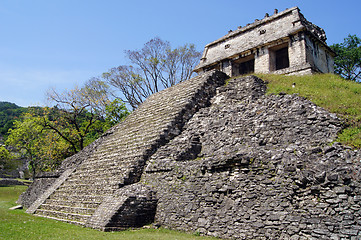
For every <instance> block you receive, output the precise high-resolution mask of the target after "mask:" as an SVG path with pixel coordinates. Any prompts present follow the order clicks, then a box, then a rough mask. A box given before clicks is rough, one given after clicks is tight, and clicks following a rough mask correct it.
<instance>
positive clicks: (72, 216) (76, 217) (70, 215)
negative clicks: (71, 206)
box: [35, 209, 91, 223]
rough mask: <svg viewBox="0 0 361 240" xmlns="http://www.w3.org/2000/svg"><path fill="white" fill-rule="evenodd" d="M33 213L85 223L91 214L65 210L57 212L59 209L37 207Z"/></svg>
mask: <svg viewBox="0 0 361 240" xmlns="http://www.w3.org/2000/svg"><path fill="white" fill-rule="evenodd" d="M35 215H37V216H43V217H54V218H58V219H64V220H65V221H68V220H70V221H76V222H79V223H85V222H86V221H87V220H88V219H89V218H90V217H91V215H89V214H76V213H66V212H59V211H53V210H45V209H37V210H36V212H35ZM61 221H62V220H61Z"/></svg>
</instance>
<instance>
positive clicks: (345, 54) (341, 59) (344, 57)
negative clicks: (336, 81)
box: [331, 35, 361, 81]
mask: <svg viewBox="0 0 361 240" xmlns="http://www.w3.org/2000/svg"><path fill="white" fill-rule="evenodd" d="M331 48H332V49H333V51H335V53H336V54H337V56H336V57H335V72H336V73H337V74H340V75H341V76H342V77H344V78H346V79H348V80H352V81H360V79H361V39H360V38H358V37H357V36H356V35H348V37H347V38H345V39H344V42H343V43H337V44H334V45H332V46H331Z"/></svg>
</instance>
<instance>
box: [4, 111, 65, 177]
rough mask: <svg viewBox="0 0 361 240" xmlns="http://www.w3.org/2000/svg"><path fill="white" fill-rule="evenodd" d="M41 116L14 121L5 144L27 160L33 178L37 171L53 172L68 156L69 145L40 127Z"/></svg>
mask: <svg viewBox="0 0 361 240" xmlns="http://www.w3.org/2000/svg"><path fill="white" fill-rule="evenodd" d="M42 121H43V118H42V117H41V116H33V115H32V114H29V113H27V114H26V115H25V116H24V120H23V121H15V122H14V128H13V129H10V130H9V136H8V138H7V140H6V142H5V143H6V144H7V145H9V146H12V147H13V148H15V149H16V150H17V151H18V152H19V153H20V155H21V156H20V157H23V158H27V159H29V169H30V171H31V172H32V175H33V177H34V176H35V174H36V173H37V172H39V171H49V170H54V169H55V168H56V167H57V166H58V165H59V164H60V163H61V161H62V159H64V158H65V157H67V156H69V155H70V154H69V148H70V146H69V144H67V143H66V142H65V141H64V140H63V139H61V138H60V137H59V136H57V135H56V133H54V132H53V131H50V130H47V129H45V128H44V126H43V125H42Z"/></svg>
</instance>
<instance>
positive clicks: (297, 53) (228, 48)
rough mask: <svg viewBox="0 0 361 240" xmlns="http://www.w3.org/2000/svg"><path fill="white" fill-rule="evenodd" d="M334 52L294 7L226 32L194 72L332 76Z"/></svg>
mask: <svg viewBox="0 0 361 240" xmlns="http://www.w3.org/2000/svg"><path fill="white" fill-rule="evenodd" d="M334 56H335V53H334V52H333V51H332V50H331V49H330V48H329V47H328V46H327V44H326V34H325V31H324V30H323V29H321V28H320V27H318V26H316V25H314V24H312V23H310V22H309V21H307V20H306V19H305V17H304V16H303V15H302V14H301V12H300V10H299V9H298V8H297V7H294V8H291V9H287V10H285V11H283V12H280V13H278V10H275V12H274V14H273V15H272V16H269V14H266V16H265V17H264V18H263V19H261V20H258V19H256V21H255V22H254V23H252V24H248V25H247V26H245V27H239V28H238V29H237V30H235V31H229V33H228V34H227V35H225V36H224V37H222V38H220V39H218V40H216V41H214V42H211V43H210V44H208V45H207V46H206V47H205V48H204V52H203V56H202V58H201V61H200V63H199V64H198V66H197V67H196V68H195V69H194V70H195V71H196V72H198V73H201V72H206V71H209V70H210V69H217V70H220V71H222V72H225V73H226V74H227V75H229V76H238V75H242V74H246V73H252V72H256V73H270V72H272V73H280V74H310V73H315V72H316V73H317V72H318V73H333V71H334V70H333V63H334V62H333V57H334Z"/></svg>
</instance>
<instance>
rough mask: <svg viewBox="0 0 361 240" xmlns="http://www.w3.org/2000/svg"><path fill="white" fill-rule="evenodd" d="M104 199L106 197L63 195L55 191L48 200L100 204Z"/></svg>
mask: <svg viewBox="0 0 361 240" xmlns="http://www.w3.org/2000/svg"><path fill="white" fill-rule="evenodd" d="M105 197H106V195H74V194H71V195H69V194H67V195H64V194H60V193H58V192H57V191H55V192H54V193H53V194H52V195H50V197H49V199H51V200H62V201H81V202H91V201H95V202H102V201H103V199H104V198H105Z"/></svg>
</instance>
